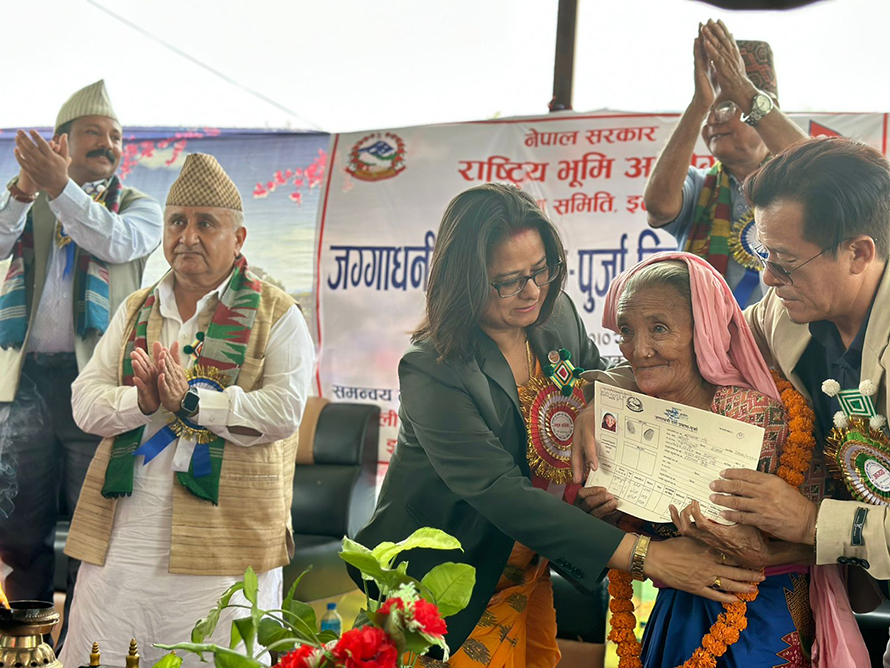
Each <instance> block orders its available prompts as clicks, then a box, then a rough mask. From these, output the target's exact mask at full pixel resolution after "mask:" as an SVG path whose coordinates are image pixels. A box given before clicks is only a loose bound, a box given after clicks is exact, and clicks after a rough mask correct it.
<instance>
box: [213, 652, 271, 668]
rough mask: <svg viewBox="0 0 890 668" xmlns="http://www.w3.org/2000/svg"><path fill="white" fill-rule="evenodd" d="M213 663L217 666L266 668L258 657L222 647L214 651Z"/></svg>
mask: <svg viewBox="0 0 890 668" xmlns="http://www.w3.org/2000/svg"><path fill="white" fill-rule="evenodd" d="M213 664H214V665H215V666H216V668H265V666H263V664H262V663H260V662H259V661H257V660H256V659H252V658H251V657H249V656H244V655H243V654H239V653H238V652H233V651H232V650H229V649H222V648H220V650H217V651H216V652H214V653H213Z"/></svg>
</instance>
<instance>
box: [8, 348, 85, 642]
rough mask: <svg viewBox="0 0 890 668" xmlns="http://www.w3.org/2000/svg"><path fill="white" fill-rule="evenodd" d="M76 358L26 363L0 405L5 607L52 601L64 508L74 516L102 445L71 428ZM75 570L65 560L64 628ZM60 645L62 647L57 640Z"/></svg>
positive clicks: (72, 562) (57, 357)
mask: <svg viewBox="0 0 890 668" xmlns="http://www.w3.org/2000/svg"><path fill="white" fill-rule="evenodd" d="M76 376H77V365H76V363H75V361H74V355H73V354H70V355H37V356H35V355H28V357H27V358H26V362H25V366H24V370H23V372H22V378H21V382H20V384H19V389H18V392H17V393H16V397H15V401H13V402H12V403H11V404H0V561H2V562H3V564H4V565H5V566H6V569H5V570H7V569H8V568H12V572H11V573H10V574H9V575H8V576H7V578H6V593H7V595H8V596H9V598H10V600H15V599H36V600H41V601H52V600H53V591H54V587H53V579H54V578H53V575H54V570H55V552H54V549H53V542H54V539H55V534H56V522H57V521H58V519H59V511H60V501H61V505H62V506H63V507H64V506H67V508H63V510H65V511H67V515H68V516H69V517H70V515H71V514H73V513H74V507H75V506H76V505H77V499H78V497H79V496H80V488H81V486H83V480H84V477H86V472H87V468H88V467H89V465H90V461H91V460H92V458H93V455H94V454H95V452H96V446H97V445H98V444H99V441H100V440H101V439H100V438H99V437H97V436H93V435H91V434H87V433H85V432H83V431H81V430H80V428H78V426H77V425H76V424H74V418H73V417H72V416H71V383H72V382H73V381H74V378H75V377H76ZM79 566H80V562H79V561H76V560H74V559H69V560H68V574H67V593H68V595H67V597H66V601H65V624H64V626H63V630H62V631H63V635H62V638H64V631H65V629H66V628H67V624H68V610H69V606H70V605H71V599H72V598H73V594H74V581H75V579H76V577H77V569H78V567H79ZM60 644H61V639H60Z"/></svg>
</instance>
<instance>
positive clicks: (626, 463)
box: [586, 381, 763, 524]
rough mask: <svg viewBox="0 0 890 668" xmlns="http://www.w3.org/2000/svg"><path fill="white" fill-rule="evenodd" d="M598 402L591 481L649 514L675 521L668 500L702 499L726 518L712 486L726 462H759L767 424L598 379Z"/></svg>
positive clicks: (680, 503)
mask: <svg viewBox="0 0 890 668" xmlns="http://www.w3.org/2000/svg"><path fill="white" fill-rule="evenodd" d="M594 402H595V405H596V414H597V421H596V432H595V433H596V440H597V443H598V444H599V448H598V452H599V468H598V469H597V470H596V471H593V472H591V474H590V476H588V478H587V483H586V486H587V487H605V488H606V489H607V490H609V492H610V493H611V494H613V495H614V496H615V498H616V499H617V500H618V510H620V511H621V512H624V513H627V514H629V515H633V516H634V517H639V518H640V519H643V520H648V521H651V522H670V521H671V514H670V511H669V510H668V506H670V505H671V504H673V505H674V506H675V507H676V508H677V510H683V508H685V507H686V506H687V505H688V504H689V503H690V502H692V501H698V502H699V504H700V505H701V509H702V513H703V514H704V515H705V516H706V517H708V518H710V519H713V520H714V521H716V522H720V523H722V524H727V523H728V522H726V521H725V520H723V519H722V518H721V517H720V516H719V513H720V510H722V508H720V507H719V506H716V505H714V504H713V503H711V502H710V500H709V499H708V497H709V496H710V495H711V494H712V492H711V489H710V488H709V487H708V485H709V484H710V483H711V481H713V480H716V479H718V478H719V477H720V471H722V470H723V469H728V468H735V469H756V468H757V463H758V461H759V459H760V451H761V448H762V446H763V428H762V427H758V426H755V425H752V424H748V423H747V422H740V421H738V420H733V419H732V418H728V417H726V416H724V415H717V414H716V413H711V412H710V411H705V410H701V409H700V408H692V407H691V406H684V405H683V404H675V403H672V402H670V401H664V400H663V399H656V398H655V397H650V396H647V395H645V394H640V393H639V392H631V391H630V390H623V389H621V388H617V387H612V386H610V385H606V384H604V383H601V382H599V381H597V382H596V383H595V387H594Z"/></svg>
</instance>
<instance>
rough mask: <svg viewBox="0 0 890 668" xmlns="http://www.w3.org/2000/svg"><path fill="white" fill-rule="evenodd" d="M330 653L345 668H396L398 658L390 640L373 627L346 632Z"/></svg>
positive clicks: (381, 631) (380, 630) (382, 632)
mask: <svg viewBox="0 0 890 668" xmlns="http://www.w3.org/2000/svg"><path fill="white" fill-rule="evenodd" d="M331 653H332V654H333V655H334V657H335V658H336V659H337V662H338V663H342V664H343V665H344V666H345V668H396V664H397V662H398V658H399V652H398V650H397V649H396V646H395V645H394V644H393V642H392V639H391V638H390V637H389V636H388V635H386V633H385V632H384V631H383V629H378V628H377V627H375V626H365V627H362V628H360V629H352V630H351V631H347V632H346V633H344V634H343V635H342V636H340V640H339V642H337V644H336V646H335V647H334V649H333V650H331ZM288 668H293V667H288Z"/></svg>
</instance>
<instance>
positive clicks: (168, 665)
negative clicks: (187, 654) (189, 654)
mask: <svg viewBox="0 0 890 668" xmlns="http://www.w3.org/2000/svg"><path fill="white" fill-rule="evenodd" d="M181 665H182V657H181V656H177V654H176V652H170V653H169V654H165V655H164V656H163V657H161V660H160V661H158V662H157V663H156V664H155V665H154V666H152V668H179V667H180V666H181Z"/></svg>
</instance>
